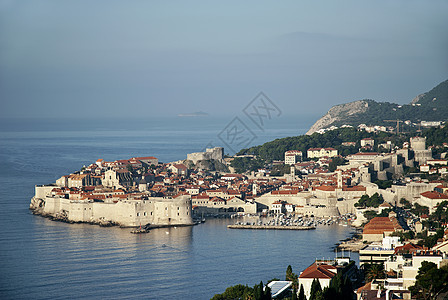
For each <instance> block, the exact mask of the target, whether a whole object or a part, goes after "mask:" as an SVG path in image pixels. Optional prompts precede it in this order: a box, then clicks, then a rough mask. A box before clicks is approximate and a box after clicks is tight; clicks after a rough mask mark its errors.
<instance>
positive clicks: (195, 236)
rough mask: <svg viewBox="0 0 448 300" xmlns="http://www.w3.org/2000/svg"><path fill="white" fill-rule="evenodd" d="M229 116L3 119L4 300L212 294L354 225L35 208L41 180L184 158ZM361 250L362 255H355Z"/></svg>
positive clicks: (274, 133) (284, 130)
mask: <svg viewBox="0 0 448 300" xmlns="http://www.w3.org/2000/svg"><path fill="white" fill-rule="evenodd" d="M305 119H306V118H302V119H300V118H296V117H294V118H289V119H288V118H286V117H285V118H283V119H281V120H277V121H276V122H272V123H270V124H267V125H266V127H265V128H264V131H263V130H258V131H257V130H256V129H253V130H254V132H255V133H256V134H257V138H256V139H255V140H254V141H253V144H254V145H255V144H261V143H263V142H265V141H269V140H272V139H274V138H278V137H285V136H293V135H298V134H303V133H304V132H305V131H306V128H308V127H309V125H310V124H309V122H308V123H307V122H306V121H304V120H305ZM228 122H229V119H228V118H213V120H210V119H207V118H205V119H194V118H193V119H185V118H151V119H149V120H139V121H136V120H132V121H129V122H123V121H122V120H120V122H115V121H114V120H108V121H104V120H79V121H78V126H77V122H76V121H73V120H72V121H70V122H67V123H68V124H66V123H65V122H64V121H63V120H45V121H35V120H33V121H20V122H18V121H8V122H5V121H3V120H2V122H0V126H1V127H0V168H1V169H0V170H1V172H0V204H1V210H0V226H1V230H0V298H1V299H48V298H55V299H81V298H82V299H142V298H143V299H173V298H183V299H209V298H211V297H212V296H213V295H214V294H216V293H221V292H223V291H224V290H225V288H226V287H228V286H230V285H234V284H238V283H242V284H248V285H250V286H253V285H254V284H256V283H259V281H260V280H263V281H264V282H266V281H267V280H269V279H271V278H274V277H277V278H280V279H282V278H283V277H284V273H285V270H286V267H287V265H289V264H291V265H292V267H293V270H294V271H295V272H296V273H298V272H300V271H301V270H303V269H304V268H306V267H307V266H308V265H310V264H311V263H312V262H313V261H314V259H316V258H319V259H322V258H331V257H334V253H333V252H332V250H331V247H332V246H333V245H334V244H335V243H336V242H338V240H340V239H344V238H346V237H348V236H349V235H350V233H351V229H350V228H349V227H342V226H337V225H335V226H328V227H321V228H318V229H317V230H313V231H251V230H229V229H227V228H226V225H227V224H229V222H232V221H231V220H225V219H212V220H208V221H207V222H206V223H205V224H201V225H198V226H194V227H177V228H168V229H156V230H153V231H151V232H150V233H149V234H146V235H132V234H130V233H129V229H122V228H102V227H98V226H93V225H88V224H65V223H59V222H53V221H50V220H48V219H45V218H42V217H38V216H34V215H32V214H31V213H30V211H29V210H28V206H29V201H30V198H31V197H32V196H33V194H34V185H36V184H46V183H50V182H54V181H55V180H56V179H57V178H59V177H60V176H61V175H64V174H69V173H70V172H73V171H75V170H78V169H80V168H81V167H82V166H83V165H87V164H89V163H91V162H93V161H95V160H96V159H98V158H104V159H105V160H116V159H123V158H130V157H133V156H147V155H153V156H156V157H158V158H159V160H161V161H164V162H169V161H174V160H179V159H184V158H185V157H186V154H187V153H189V152H196V151H201V150H202V149H203V148H204V147H205V146H206V145H208V144H210V142H212V144H213V145H216V146H222V144H220V140H219V138H217V135H218V133H219V132H220V131H221V130H222V128H224V127H225V126H226V124H227V123H228ZM354 258H355V259H357V257H356V255H355V256H354Z"/></svg>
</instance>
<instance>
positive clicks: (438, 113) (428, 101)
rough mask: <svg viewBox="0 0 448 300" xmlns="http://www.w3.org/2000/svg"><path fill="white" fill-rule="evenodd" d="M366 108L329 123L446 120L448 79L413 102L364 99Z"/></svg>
mask: <svg viewBox="0 0 448 300" xmlns="http://www.w3.org/2000/svg"><path fill="white" fill-rule="evenodd" d="M365 101H367V103H368V108H367V110H366V111H365V112H362V113H355V114H352V115H344V116H341V120H338V121H336V122H334V123H333V124H331V125H335V126H341V125H343V124H349V125H352V126H357V125H359V124H367V125H386V126H394V123H392V122H385V121H384V120H397V119H398V120H402V121H405V120H410V121H411V122H414V123H418V122H420V121H422V120H423V121H446V120H448V80H446V81H444V82H442V83H440V84H439V85H437V86H436V87H435V88H433V89H432V90H430V91H429V92H427V93H425V94H422V95H420V97H419V99H418V101H417V102H415V103H410V104H405V105H398V104H396V103H389V102H376V101H373V100H365Z"/></svg>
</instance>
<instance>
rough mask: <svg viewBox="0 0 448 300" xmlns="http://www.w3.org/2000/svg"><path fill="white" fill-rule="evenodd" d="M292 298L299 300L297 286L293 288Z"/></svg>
mask: <svg viewBox="0 0 448 300" xmlns="http://www.w3.org/2000/svg"><path fill="white" fill-rule="evenodd" d="M291 300H297V290H296V289H295V288H294V289H293V290H292V296H291Z"/></svg>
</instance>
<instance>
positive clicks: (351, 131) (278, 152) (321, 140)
mask: <svg viewBox="0 0 448 300" xmlns="http://www.w3.org/2000/svg"><path fill="white" fill-rule="evenodd" d="M421 135H422V136H425V137H426V138H427V141H426V144H427V145H434V146H440V145H442V144H443V143H444V142H447V141H448V126H445V127H444V128H430V129H426V130H423V132H422V133H421ZM412 136H414V134H400V135H396V134H392V133H386V132H380V133H369V132H366V131H364V130H357V129H355V128H340V129H336V130H332V131H328V132H326V133H324V134H319V133H314V134H312V135H301V136H294V137H286V138H281V139H276V140H274V141H271V142H267V143H264V144H263V145H259V146H254V147H251V148H247V149H242V150H241V151H240V152H238V153H237V155H243V154H253V155H256V156H257V157H258V159H261V160H264V161H267V162H270V161H273V160H283V159H284V154H285V151H288V150H300V151H302V152H303V154H304V156H306V152H307V150H308V149H309V148H330V147H331V148H335V149H337V150H338V153H339V154H341V155H343V156H346V155H349V154H354V153H357V152H358V151H359V148H360V147H361V145H360V141H361V139H363V138H372V139H374V140H375V145H378V144H380V143H385V142H386V141H391V142H392V143H393V144H395V145H398V146H399V147H401V146H402V145H403V142H405V141H409V138H410V137H412ZM343 142H356V146H352V147H347V146H342V143H343ZM246 163H248V162H246Z"/></svg>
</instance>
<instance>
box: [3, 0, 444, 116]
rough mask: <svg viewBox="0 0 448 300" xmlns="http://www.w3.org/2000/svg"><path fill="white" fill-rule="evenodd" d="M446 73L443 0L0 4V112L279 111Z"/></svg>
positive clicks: (385, 92)
mask: <svg viewBox="0 0 448 300" xmlns="http://www.w3.org/2000/svg"><path fill="white" fill-rule="evenodd" d="M446 79H448V1H446V0H440V1H417V0H385V1H381V0H380V1H378V0H375V1H359V0H355V1H334V0H331V1H330V0H329V1H297V0H296V1H286V0H285V1H260V0H257V1H210V0H207V1H205V0H204V1H144V0H142V1H134V0H128V1H122V0H120V1H112V0H105V1H99V0H88V1H79V0H76V1H63V0H52V1H39V0H30V1H14V0H11V1H3V0H0V99H1V107H0V117H3V118H4V117H8V116H10V117H17V116H21V117H30V116H39V117H51V116H52V117H60V116H62V117H79V116H88V117H93V116H96V115H103V116H104V115H107V116H113V117H115V116H125V117H132V116H137V117H143V116H154V115H159V116H160V115H176V114H178V113H186V112H194V111H205V112H208V113H210V114H212V115H218V114H228V115H232V114H235V113H236V112H240V111H241V110H242V109H243V108H244V106H245V105H246V104H247V103H248V102H249V101H250V100H251V99H252V98H253V97H254V96H256V95H257V94H258V92H260V91H263V92H265V93H266V95H268V96H269V97H270V98H271V99H272V100H273V101H274V102H275V103H276V104H277V105H278V107H279V108H280V109H281V110H282V111H283V112H284V113H287V114H297V115H300V114H303V113H314V114H319V115H321V114H323V113H325V112H326V111H327V110H328V109H329V108H330V107H331V106H332V105H335V104H339V103H343V102H348V101H354V100H359V99H364V98H369V99H374V100H378V101H390V102H398V103H408V102H409V101H411V100H412V98H413V97H414V96H416V95H417V94H419V93H421V92H425V91H427V90H429V89H431V88H432V87H434V86H435V85H437V84H438V83H440V82H441V81H443V80H446Z"/></svg>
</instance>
